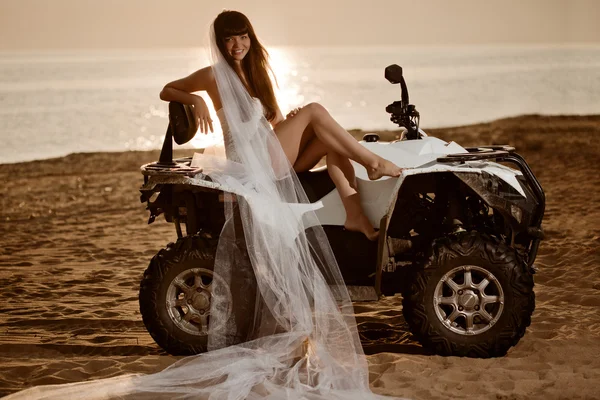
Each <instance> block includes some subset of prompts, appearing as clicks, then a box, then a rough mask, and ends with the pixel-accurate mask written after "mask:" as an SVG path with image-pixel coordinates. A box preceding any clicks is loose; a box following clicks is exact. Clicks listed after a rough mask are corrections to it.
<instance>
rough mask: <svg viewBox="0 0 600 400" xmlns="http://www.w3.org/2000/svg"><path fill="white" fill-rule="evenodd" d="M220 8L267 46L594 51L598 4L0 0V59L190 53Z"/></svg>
mask: <svg viewBox="0 0 600 400" xmlns="http://www.w3.org/2000/svg"><path fill="white" fill-rule="evenodd" d="M223 9H234V10H238V11H241V12H243V13H245V14H246V15H247V16H248V17H249V18H250V21H251V22H252V24H253V25H254V28H255V30H256V32H257V34H258V36H259V37H260V38H261V40H263V41H264V43H265V44H266V45H268V46H290V45H298V46H347V45H348V46H352V45H462V44H467V45H477V44H557V43H560V44H565V43H596V44H598V43H600V24H598V23H597V21H599V20H600V1H599V0H410V1H408V0H344V1H338V0H302V1H300V0H295V1H290V0H245V1H243V0H227V1H222V0H218V1H217V0H215V1H206V0H0V50H26V49H86V48H92V49H93V48H153V47H154V48H165V47H174V48H179V47H198V46H203V45H205V44H206V38H207V34H206V32H207V30H208V27H209V25H210V23H211V22H212V20H213V19H214V18H215V16H216V15H217V14H218V13H219V12H220V11H221V10H223Z"/></svg>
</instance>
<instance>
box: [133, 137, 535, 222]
mask: <svg viewBox="0 0 600 400" xmlns="http://www.w3.org/2000/svg"><path fill="white" fill-rule="evenodd" d="M423 133H424V132H423ZM423 136H424V137H423V139H420V140H401V141H396V142H364V141H361V142H360V144H361V145H363V146H365V147H366V148H368V149H369V150H371V151H372V152H374V153H376V154H378V155H380V156H381V157H383V158H386V159H388V160H390V161H392V162H394V163H395V164H396V165H398V166H399V167H402V168H407V169H405V170H404V171H403V172H402V175H401V176H400V177H398V178H390V177H383V178H381V179H379V180H377V181H371V180H369V178H368V176H367V171H366V169H365V168H364V167H362V166H361V165H359V164H357V163H355V162H354V161H352V165H353V166H354V171H355V174H356V177H357V181H358V190H359V193H360V198H361V202H362V204H363V208H364V211H365V214H366V215H367V217H368V218H369V221H370V222H371V224H372V225H373V227H375V228H379V223H380V221H381V218H383V216H384V215H386V214H387V213H388V212H389V210H390V207H392V206H393V204H392V202H393V201H395V199H396V196H395V195H396V193H398V191H399V190H400V186H401V185H402V183H403V182H404V179H406V177H407V176H409V175H419V174H431V173H436V172H448V171H450V172H463V173H464V172H468V173H475V174H480V173H482V172H487V173H489V174H491V175H495V176H497V177H499V178H500V179H502V180H503V181H505V182H506V183H508V184H509V185H510V186H512V187H513V188H515V190H517V192H519V193H520V194H521V195H522V196H523V197H526V195H525V193H524V192H523V189H522V188H521V185H520V184H519V182H518V181H517V176H520V175H522V173H521V171H518V170H514V169H512V168H509V167H506V166H504V165H501V164H498V163H495V162H491V161H466V162H458V161H457V162H455V163H438V162H437V161H436V160H437V158H439V157H443V156H446V155H448V154H458V153H468V151H467V150H466V149H464V148H463V147H461V146H460V145H458V144H456V143H454V142H450V143H447V142H444V141H443V140H440V139H438V138H435V137H429V136H426V135H423ZM205 178H206V176H205V175H204V174H202V173H199V174H197V175H196V176H193V177H189V176H182V175H179V176H173V175H172V174H168V173H166V174H157V175H153V176H152V177H151V178H150V179H149V180H148V182H147V183H146V184H144V186H143V187H142V189H144V190H148V189H152V188H153V187H154V186H155V185H157V184H186V185H193V186H201V187H205V188H210V189H215V190H222V191H225V192H230V193H234V194H238V195H242V196H244V195H245V196H247V195H248V192H247V191H245V193H243V191H240V190H239V188H236V187H234V186H231V187H229V186H227V185H220V184H218V183H216V182H212V181H209V180H206V179H205ZM248 200H249V201H252V200H253V199H248ZM256 200H258V201H259V202H263V203H264V202H265V201H266V199H262V200H260V199H256ZM308 211H314V212H315V214H316V216H317V218H318V222H319V223H320V224H321V225H337V226H343V225H344V222H345V220H346V212H345V210H344V206H343V204H342V200H341V198H340V195H339V193H338V191H337V189H334V190H332V191H331V192H329V193H328V194H327V195H325V196H324V197H323V198H321V199H320V200H318V201H317V202H315V203H311V204H289V212H290V213H293V214H295V217H296V219H297V220H298V221H299V220H300V219H302V216H303V215H304V214H305V213H306V212H308ZM304 222H305V226H306V227H307V228H308V227H310V226H312V225H314V224H315V221H314V218H312V219H311V221H307V220H305V221H304Z"/></svg>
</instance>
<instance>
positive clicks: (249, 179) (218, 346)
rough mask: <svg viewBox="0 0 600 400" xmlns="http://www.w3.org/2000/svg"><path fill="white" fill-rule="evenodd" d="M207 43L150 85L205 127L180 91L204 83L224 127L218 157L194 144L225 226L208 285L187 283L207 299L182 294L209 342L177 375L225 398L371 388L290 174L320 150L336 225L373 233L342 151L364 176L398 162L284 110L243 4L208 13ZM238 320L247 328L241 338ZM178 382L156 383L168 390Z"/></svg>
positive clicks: (200, 109)
mask: <svg viewBox="0 0 600 400" xmlns="http://www.w3.org/2000/svg"><path fill="white" fill-rule="evenodd" d="M211 50H212V58H213V65H211V66H209V67H206V68H203V69H201V70H199V71H196V72H194V73H193V74H191V75H190V76H188V77H186V78H183V79H180V80H177V81H174V82H171V83H169V84H167V85H166V86H165V88H164V89H163V90H162V92H161V95H160V97H161V99H163V100H165V101H176V102H180V103H183V104H188V105H193V108H194V113H195V117H196V118H197V121H198V124H199V128H200V131H201V132H203V133H208V131H209V130H211V131H212V130H213V127H212V120H211V117H210V113H209V111H208V107H207V105H206V103H205V102H204V100H203V99H202V98H200V97H198V96H196V95H193V94H191V93H193V92H196V91H202V90H204V91H206V92H207V93H208V95H209V96H210V98H211V100H212V102H213V105H214V107H215V109H216V110H217V116H218V117H219V119H220V121H221V125H222V127H223V139H224V144H225V151H226V155H227V159H223V158H219V157H215V156H211V155H206V154H197V156H199V157H198V158H199V160H200V164H201V166H202V171H203V174H204V175H206V176H208V177H209V178H210V179H211V180H212V181H213V182H215V183H216V184H218V185H220V187H221V188H223V190H224V192H225V194H224V196H223V198H222V200H221V201H223V202H224V203H225V207H224V209H225V224H224V226H223V228H222V230H221V232H220V234H219V239H218V240H219V241H218V246H217V250H216V256H215V261H214V270H213V276H214V278H213V280H212V283H210V284H203V282H201V281H200V280H198V282H197V285H198V288H199V289H198V290H199V291H201V290H202V288H203V287H204V286H206V285H210V286H211V288H210V299H197V297H198V293H196V292H195V291H194V293H190V296H192V297H193V300H190V301H192V303H194V302H196V301H198V302H200V303H202V304H205V303H206V301H210V311H209V312H206V311H203V313H204V314H203V315H202V316H201V317H202V318H206V315H210V317H209V318H210V320H209V321H208V324H207V325H208V328H207V336H208V339H207V340H208V342H207V346H206V347H207V349H208V350H209V351H208V352H207V353H205V354H203V355H201V356H200V358H199V359H198V361H196V362H194V361H192V362H190V363H189V364H188V363H187V362H186V363H185V365H182V366H181V368H182V373H183V374H185V376H190V374H193V376H197V377H198V380H197V381H196V380H192V381H191V382H190V383H185V384H186V385H188V384H189V385H193V387H194V393H195V394H198V395H203V394H207V395H209V396H211V395H213V394H214V393H216V392H218V393H220V394H224V395H225V396H219V397H227V398H236V399H237V398H240V399H241V398H259V397H260V398H262V397H268V398H305V397H310V398H314V399H331V398H344V399H351V398H361V399H368V398H380V397H379V396H376V395H374V394H373V393H371V391H370V389H369V382H368V367H367V362H366V358H365V356H364V353H363V350H362V347H361V343H360V340H359V336H358V331H357V327H356V320H355V318H354V315H353V307H352V303H351V301H350V297H349V294H348V290H347V288H346V286H345V284H344V280H343V277H342V275H341V273H340V269H339V267H338V265H337V262H336V259H335V256H334V254H333V252H332V250H331V247H330V245H329V242H328V240H327V236H326V235H325V233H324V231H323V228H322V227H321V226H320V224H319V223H318V219H317V217H316V215H315V213H314V211H313V210H314V205H312V204H310V202H309V201H308V198H307V196H306V193H305V192H304V189H303V188H302V186H301V184H300V182H299V180H298V177H297V175H296V172H302V171H308V170H309V169H311V168H312V167H314V166H315V165H316V164H317V163H318V161H319V160H320V159H321V158H322V157H323V156H325V155H327V164H328V169H329V174H330V175H331V178H332V180H333V181H334V183H335V185H336V186H337V189H338V191H339V193H340V196H341V198H342V201H343V204H344V207H345V209H346V213H347V219H346V223H345V227H346V229H348V230H352V231H358V232H362V233H364V234H365V235H366V236H367V237H368V238H369V239H371V240H375V239H376V238H377V236H378V233H377V232H376V231H375V229H374V228H373V226H372V225H371V224H370V222H369V220H368V219H367V217H366V216H365V214H364V212H363V209H362V207H361V204H360V198H359V196H358V193H357V191H356V188H357V184H356V178H355V175H354V170H353V167H352V165H351V163H350V161H349V160H350V159H352V160H354V161H356V162H357V163H359V164H360V165H362V166H364V167H365V168H366V170H367V174H368V177H369V178H370V179H371V180H377V179H379V178H381V177H384V176H388V177H390V176H391V177H397V176H399V175H400V174H401V172H402V169H401V168H399V167H398V166H396V165H395V164H393V163H392V162H390V161H388V160H386V159H384V158H382V157H380V156H378V155H376V154H374V153H372V152H371V151H369V150H367V149H366V148H365V147H363V146H361V145H360V144H359V143H358V142H357V141H356V140H355V139H354V138H353V137H352V136H351V135H350V134H349V133H348V132H347V131H345V130H344V129H343V128H342V127H341V126H340V125H339V124H338V123H337V122H336V121H335V120H334V119H333V118H332V117H331V116H330V115H329V113H328V112H327V111H326V110H325V108H324V107H322V106H321V105H319V104H316V103H312V104H309V105H307V106H305V107H303V108H301V109H296V110H294V111H292V112H291V113H289V114H288V115H287V118H285V119H284V117H283V116H282V113H281V110H280V109H279V107H278V105H277V103H276V100H275V95H274V91H273V86H272V84H271V81H270V78H269V73H268V72H269V70H270V67H269V64H268V61H267V56H268V55H267V51H266V50H265V49H264V47H263V46H262V45H261V44H260V42H259V40H258V38H257V36H256V34H255V33H254V29H253V28H252V25H251V24H250V22H249V21H248V19H247V18H246V17H245V16H244V15H243V14H241V13H239V12H235V11H224V12H222V13H221V14H219V15H218V16H217V18H216V19H215V21H214V24H213V29H211ZM196 159H197V157H196V156H194V161H196ZM225 189H226V190H225ZM239 221H241V224H240V223H239ZM240 225H241V227H240ZM200 235H202V232H200ZM196 251H198V252H202V251H203V249H196ZM245 260H249V262H248V263H246V262H245ZM246 265H248V267H247V268H246ZM248 270H249V271H250V274H246V272H247V271H248ZM246 276H250V278H241V277H246ZM217 277H218V278H217ZM240 281H243V282H242V283H240ZM249 281H254V282H255V283H254V284H253V285H250V284H248V285H247V282H249ZM203 285H204V286H203ZM183 286H185V285H183ZM183 286H182V287H183ZM250 286H252V287H256V288H257V290H256V291H255V292H256V294H255V295H253V294H252V291H251V290H249V289H248V290H246V289H244V288H248V287H250ZM194 287H196V283H194ZM228 288H231V290H229V289H228ZM186 290H187V289H186ZM203 292H204V291H203ZM205 300H206V301H205ZM177 301H183V300H176V302H177ZM247 321H250V322H251V325H252V329H251V332H250V334H249V335H246V336H245V337H243V336H242V335H241V334H240V332H241V331H243V328H242V326H243V325H244V326H245V324H246V322H247ZM248 338H249V341H246V342H245V343H241V344H240V342H243V341H244V340H246V339H248ZM213 350H217V351H213ZM192 365H193V369H191V368H192ZM188 368H190V369H189V370H188ZM174 375H180V374H174ZM223 380H225V381H224V382H225V384H223V383H221V382H223ZM186 382H187V381H186ZM181 384H182V383H181V382H180V381H178V380H177V379H174V380H172V381H170V380H169V381H167V382H163V385H168V386H172V387H173V388H176V389H179V387H180V385H181ZM237 396H239V397H237Z"/></svg>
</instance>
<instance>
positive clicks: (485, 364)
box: [0, 116, 600, 400]
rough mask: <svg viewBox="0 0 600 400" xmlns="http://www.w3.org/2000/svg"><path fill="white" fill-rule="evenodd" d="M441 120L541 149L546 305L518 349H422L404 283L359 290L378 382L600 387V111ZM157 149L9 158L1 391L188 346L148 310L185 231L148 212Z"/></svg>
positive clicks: (584, 390) (421, 394) (415, 390)
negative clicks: (148, 292)
mask: <svg viewBox="0 0 600 400" xmlns="http://www.w3.org/2000/svg"><path fill="white" fill-rule="evenodd" d="M425 128H426V127H425ZM353 133H354V134H355V135H356V136H357V137H360V136H362V134H363V133H364V132H353ZM428 133H429V134H430V135H433V136H437V137H440V138H442V139H445V140H454V141H456V142H458V143H460V144H462V145H465V146H468V145H478V144H480V145H481V144H492V143H493V144H511V145H513V146H515V147H516V148H517V151H518V152H519V153H520V154H522V155H523V156H524V157H525V158H526V160H527V161H528V162H529V164H530V166H531V168H532V169H533V171H534V173H535V174H536V175H537V177H538V179H539V180H540V182H541V184H542V186H543V188H544V189H545V192H546V196H547V206H546V214H545V217H544V229H545V232H546V235H547V239H546V240H545V241H543V242H542V244H541V247H540V251H539V255H538V258H537V260H536V266H537V267H538V268H539V272H538V273H537V274H536V275H535V282H536V287H535V291H536V296H537V306H536V310H535V313H534V315H533V320H532V324H531V326H530V327H529V328H528V329H527V333H526V334H525V336H524V337H523V338H522V339H521V341H520V342H519V344H518V345H517V346H516V347H514V348H513V349H511V350H510V351H509V353H508V354H507V355H506V356H505V357H501V358H494V359H472V358H458V357H440V356H434V355H430V354H428V353H427V352H426V351H425V350H424V349H423V348H421V347H420V346H419V345H418V343H416V342H415V341H414V339H413V338H412V337H411V335H410V333H409V331H408V328H407V325H406V323H405V321H404V319H403V317H402V312H401V298H400V296H395V297H388V298H385V299H383V300H382V301H379V302H377V303H355V310H356V314H357V320H358V322H359V324H360V326H359V328H360V330H361V335H362V337H363V339H364V340H363V345H364V348H365V351H366V352H367V354H368V360H369V365H370V378H371V386H372V388H373V390H374V391H375V392H377V393H381V394H388V395H396V396H404V397H408V398H412V399H427V400H433V399H449V398H452V399H461V398H469V399H538V398H540V399H544V400H550V399H597V398H600V309H599V306H600V268H599V267H600V168H599V167H598V164H597V160H598V157H599V155H600V144H599V142H598V141H599V140H600V116H556V117H546V116H523V117H516V118H508V119H502V120H498V121H494V122H491V123H485V124H478V125H471V126H466V127H456V128H449V129H434V130H428ZM381 134H382V136H383V137H384V138H389V137H394V136H395V135H396V133H395V132H383V133H381ZM178 154H181V155H183V154H185V155H191V151H183V152H182V153H181V152H180V153H178ZM156 159H158V152H157V151H154V152H126V153H93V154H72V155H69V156H66V157H62V158H58V159H51V160H44V161H35V162H28V163H19V164H8V165H0V179H1V181H2V183H3V184H2V186H1V188H0V193H1V196H0V310H1V312H0V395H6V394H9V393H12V392H14V391H17V390H20V389H24V388H27V387H31V386H34V385H43V384H57V383H67V382H77V381H84V380H90V379H97V378H105V377H111V376H116V375H121V374H125V373H152V372H156V371H160V370H161V369H163V368H165V367H167V366H169V365H170V364H172V363H173V362H174V361H176V360H177V359H178V357H173V356H170V355H168V354H166V353H165V352H164V351H162V350H161V349H160V348H159V347H158V346H157V345H156V344H155V343H154V342H153V340H152V339H151V337H150V336H149V334H148V333H147V331H146V329H145V327H144V325H143V323H142V320H141V316H140V313H139V309H138V290H139V282H140V278H141V276H142V273H143V271H144V270H145V268H146V267H147V265H148V262H149V260H150V258H152V256H153V255H154V254H155V253H156V252H157V251H158V250H159V249H161V248H162V247H163V246H165V245H166V244H167V243H168V242H171V241H174V240H176V233H175V229H174V227H173V226H172V225H171V224H168V223H166V222H165V221H164V219H163V218H162V217H160V218H158V219H157V222H155V223H154V224H152V225H147V219H148V214H147V211H145V209H144V205H143V204H141V203H140V202H139V191H138V188H139V187H140V185H141V183H142V175H141V174H140V172H139V166H140V165H141V164H144V163H147V162H151V161H155V160H156Z"/></svg>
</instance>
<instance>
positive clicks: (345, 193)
mask: <svg viewBox="0 0 600 400" xmlns="http://www.w3.org/2000/svg"><path fill="white" fill-rule="evenodd" d="M298 136H299V137H300V138H299V139H300V140H299V141H298V145H299V146H300V149H299V152H298V155H297V157H296V160H290V162H292V161H294V162H293V166H294V170H295V171H296V172H304V171H308V170H309V169H311V168H313V167H314V166H315V165H316V164H317V163H318V162H319V160H321V158H322V157H323V156H325V155H327V166H328V168H327V170H328V172H329V175H330V176H331V179H332V181H333V182H334V184H335V186H336V188H337V189H338V193H339V195H340V198H341V200H342V204H343V205H344V209H345V210H346V221H345V222H344V227H345V228H346V229H348V230H350V231H356V232H362V233H364V234H365V236H367V238H368V239H369V240H376V239H377V237H378V232H377V231H376V230H375V229H374V228H373V226H372V225H371V223H370V222H369V220H368V218H367V216H366V215H365V214H364V211H363V208H362V204H361V202H360V195H359V194H358V191H357V189H358V187H357V183H356V177H355V175H354V167H352V164H351V163H350V160H349V159H348V158H347V157H344V156H342V155H340V154H338V153H336V152H335V151H333V150H330V149H328V148H327V146H325V144H324V143H323V142H322V141H321V140H320V139H319V138H318V137H316V134H315V132H314V131H313V130H312V127H311V126H310V125H309V126H308V127H307V128H306V129H305V131H304V132H302V135H298ZM280 140H281V139H280Z"/></svg>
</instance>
